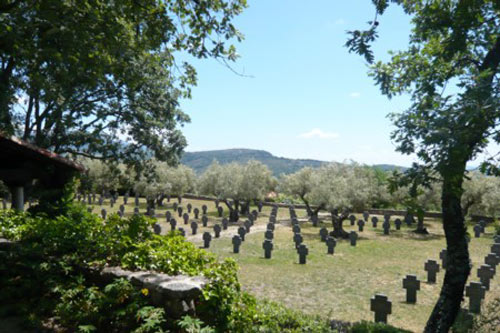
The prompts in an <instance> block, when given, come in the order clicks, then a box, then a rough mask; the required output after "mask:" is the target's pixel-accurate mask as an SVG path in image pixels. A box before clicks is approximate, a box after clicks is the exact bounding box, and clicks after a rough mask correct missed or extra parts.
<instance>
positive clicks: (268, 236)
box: [264, 229, 274, 240]
mask: <svg viewBox="0 0 500 333" xmlns="http://www.w3.org/2000/svg"><path fill="white" fill-rule="evenodd" d="M264 237H265V238H266V239H271V240H272V239H273V238H274V232H273V231H272V230H269V229H268V230H266V232H265V233H264Z"/></svg>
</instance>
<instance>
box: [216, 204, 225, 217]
mask: <svg viewBox="0 0 500 333" xmlns="http://www.w3.org/2000/svg"><path fill="white" fill-rule="evenodd" d="M217 213H219V217H222V213H224V208H222V206H219V207H217Z"/></svg>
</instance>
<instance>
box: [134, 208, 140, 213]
mask: <svg viewBox="0 0 500 333" xmlns="http://www.w3.org/2000/svg"><path fill="white" fill-rule="evenodd" d="M134 215H139V207H134Z"/></svg>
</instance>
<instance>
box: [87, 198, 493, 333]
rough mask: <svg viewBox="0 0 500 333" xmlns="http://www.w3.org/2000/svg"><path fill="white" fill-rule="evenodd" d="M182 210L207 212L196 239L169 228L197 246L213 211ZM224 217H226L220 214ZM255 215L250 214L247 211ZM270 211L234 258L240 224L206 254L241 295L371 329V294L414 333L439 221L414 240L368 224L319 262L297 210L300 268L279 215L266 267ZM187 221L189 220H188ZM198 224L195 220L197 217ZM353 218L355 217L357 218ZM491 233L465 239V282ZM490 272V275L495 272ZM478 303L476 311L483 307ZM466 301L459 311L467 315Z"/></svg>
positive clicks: (320, 250)
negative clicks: (226, 261) (406, 281)
mask: <svg viewBox="0 0 500 333" xmlns="http://www.w3.org/2000/svg"><path fill="white" fill-rule="evenodd" d="M133 202H134V198H130V199H129V204H128V205H127V207H126V214H125V215H128V214H131V213H132V212H133V207H134V204H133ZM188 202H190V203H191V204H192V205H193V208H194V207H198V208H199V209H200V211H201V206H202V205H203V204H206V205H207V206H208V212H209V214H208V216H209V222H208V227H207V228H204V227H202V226H201V221H199V229H198V234H197V235H195V236H192V235H191V230H190V228H189V225H184V224H183V222H182V219H181V218H179V217H178V215H174V214H172V215H173V216H175V218H176V219H177V226H178V227H184V229H185V230H186V232H187V234H188V237H187V238H188V240H189V241H192V242H194V243H196V244H197V245H199V246H201V245H202V243H203V242H202V239H201V235H202V234H203V232H204V231H210V232H212V235H213V230H212V226H213V225H214V224H215V223H220V220H221V219H220V218H218V217H217V213H216V210H215V205H214V203H213V202H210V201H202V200H186V199H183V201H182V206H183V207H184V209H186V208H185V207H186V205H187V203H188ZM121 203H122V199H121V198H120V199H119V200H118V203H117V204H115V205H114V207H113V208H110V207H109V206H108V204H106V203H105V205H104V206H103V207H105V208H107V209H108V213H109V212H113V211H117V210H118V207H119V205H120V204H121ZM172 203H173V200H171V202H170V203H167V202H166V201H165V204H166V207H164V208H157V209H156V214H157V216H158V221H159V222H160V224H161V225H162V228H163V232H166V231H167V230H170V225H169V224H167V223H166V222H165V209H167V208H169V209H170V207H171V205H172ZM221 205H222V206H223V207H224V215H225V216H227V207H226V206H225V205H224V204H222V203H221ZM145 207H146V206H145V202H144V201H142V200H141V205H140V209H141V212H145ZM100 209H101V207H99V206H98V205H97V206H95V207H94V213H99V212H100ZM252 209H256V208H255V207H251V210H252ZM269 212H270V207H264V208H263V211H262V213H261V214H260V215H259V218H258V220H257V222H256V224H255V225H254V226H253V227H252V230H251V233H250V234H249V235H246V236H245V241H244V242H243V243H242V245H241V247H240V253H239V254H233V253H232V248H233V247H232V244H231V237H232V236H233V235H235V234H236V229H237V227H238V226H240V225H242V224H243V222H244V220H245V218H242V219H240V221H239V222H238V225H232V226H230V227H229V229H228V230H225V231H222V232H221V238H219V239H216V238H213V240H212V242H211V245H210V249H208V250H209V251H211V252H213V253H215V254H216V255H217V256H219V258H221V259H222V258H226V257H231V258H234V259H235V260H236V261H237V262H238V265H239V267H240V269H239V280H240V283H241V284H242V287H243V289H244V290H246V291H248V292H250V293H252V294H253V295H255V296H257V297H258V298H261V299H268V300H272V301H277V302H280V303H282V304H284V305H285V306H287V307H289V308H292V309H296V310H300V311H303V312H306V313H309V314H319V315H321V316H324V317H328V318H330V319H335V320H343V321H351V322H354V321H360V320H368V321H373V312H371V311H370V298H371V297H372V296H373V295H375V294H376V293H382V294H385V295H387V296H388V297H389V299H390V300H391V301H392V314H391V315H389V317H388V323H389V324H391V325H394V326H397V327H401V328H404V329H408V330H411V331H414V332H421V331H422V330H423V328H424V325H425V323H426V321H427V319H428V317H429V315H430V313H431V311H432V308H433V306H434V304H435V302H436V300H437V298H438V296H439V291H440V287H441V284H442V279H443V276H444V272H443V270H442V269H441V270H440V272H439V273H438V276H437V283H436V284H427V283H426V279H427V273H426V272H425V271H424V263H425V261H426V260H427V259H434V260H436V261H438V262H439V263H441V260H440V259H439V252H440V251H441V250H442V249H443V248H445V247H446V245H445V238H444V234H443V230H442V225H441V222H440V221H439V220H434V219H426V221H425V223H426V227H427V229H428V230H429V232H430V235H427V236H421V235H416V234H414V233H413V232H412V230H413V229H414V227H406V225H405V224H403V226H402V228H401V230H400V231H396V230H395V229H394V223H393V222H394V219H395V217H393V218H392V219H391V233H390V235H389V236H385V235H383V232H382V221H383V217H382V216H379V223H378V226H377V228H376V229H374V228H373V227H372V225H371V222H368V223H367V224H366V225H365V228H364V231H363V232H361V233H359V236H360V237H359V239H358V244H357V246H356V247H352V246H350V245H349V241H348V240H338V242H337V246H336V248H335V254H334V255H333V256H332V255H328V254H326V250H327V247H326V245H325V243H323V242H321V241H320V237H319V229H320V227H313V226H312V225H311V223H310V222H305V216H306V213H305V211H304V210H299V209H297V210H296V212H297V215H298V218H299V221H300V226H301V229H302V235H303V238H304V244H306V245H307V247H308V248H309V255H308V256H307V264H305V265H299V264H298V255H297V252H296V250H295V246H294V243H293V232H292V228H291V226H290V220H289V213H288V209H286V208H280V209H279V210H278V217H277V223H276V229H275V232H274V240H273V243H274V250H273V252H272V259H264V250H263V249H262V242H263V240H264V231H265V230H266V224H267V222H268V217H269ZM190 216H191V217H192V218H194V214H193V213H191V214H190ZM200 218H201V214H200ZM357 218H358V219H359V218H361V215H357ZM321 219H322V220H323V221H322V223H320V226H326V227H327V228H328V229H329V230H332V226H331V222H330V218H329V217H327V216H323V217H321ZM344 227H345V229H346V230H348V231H350V230H356V231H357V226H352V227H351V226H350V222H349V221H345V222H344ZM468 230H469V233H470V234H471V235H473V234H474V233H473V231H472V225H469V226H468ZM493 231H494V230H493V227H491V226H489V227H487V229H486V233H485V234H483V235H482V236H481V238H472V240H471V242H470V244H469V251H470V256H471V260H472V264H473V267H472V271H471V276H470V277H469V282H470V281H479V279H478V278H477V275H476V274H477V268H478V267H479V266H480V265H481V264H482V263H484V257H485V256H486V255H487V254H488V253H489V252H490V247H491V245H492V242H493V241H492V237H493ZM497 270H498V268H497ZM407 274H415V275H417V277H418V279H419V280H420V281H421V288H420V291H418V293H417V303H416V304H415V305H412V304H407V303H405V297H406V296H405V295H406V290H405V289H403V288H402V280H403V278H404V277H405V276H406V275H407ZM498 297H500V277H499V274H496V276H495V277H494V279H493V280H492V281H491V287H490V291H489V292H487V293H486V299H485V302H486V303H487V302H489V301H490V300H493V299H494V298H498ZM485 302H484V301H483V304H484V303H485ZM468 304H469V303H468V299H467V298H466V299H465V300H464V302H463V303H462V307H464V308H467V307H468Z"/></svg>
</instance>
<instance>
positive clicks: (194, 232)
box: [191, 221, 198, 235]
mask: <svg viewBox="0 0 500 333" xmlns="http://www.w3.org/2000/svg"><path fill="white" fill-rule="evenodd" d="M197 229H198V223H196V221H193V222H191V231H192V234H193V235H196V230H197Z"/></svg>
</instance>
